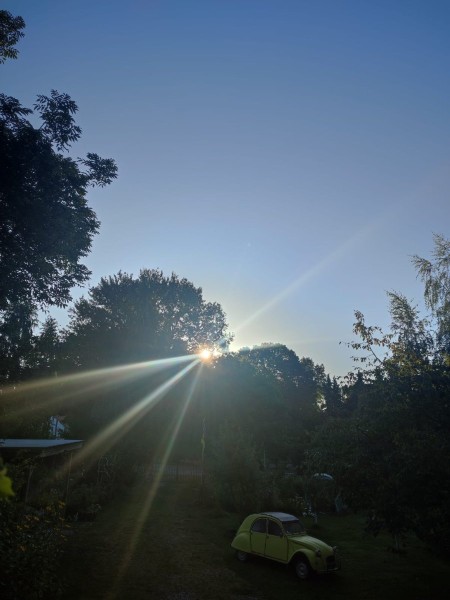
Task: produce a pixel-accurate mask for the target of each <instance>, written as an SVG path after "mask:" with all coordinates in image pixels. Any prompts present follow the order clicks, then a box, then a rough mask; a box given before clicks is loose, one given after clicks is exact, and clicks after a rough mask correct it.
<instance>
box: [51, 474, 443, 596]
mask: <svg viewBox="0 0 450 600" xmlns="http://www.w3.org/2000/svg"><path fill="white" fill-rule="evenodd" d="M146 508H149V510H148V511H147V510H146ZM269 508H273V507H269ZM305 524H306V525H307V527H308V529H309V531H310V533H311V534H312V535H315V536H317V537H319V538H322V539H324V540H325V541H327V542H328V543H330V544H331V545H338V546H339V548H340V551H341V556H342V567H343V568H342V571H341V572H339V573H337V574H334V575H331V576H328V577H315V578H313V579H311V580H308V581H297V579H296V578H295V576H294V574H293V572H292V570H291V569H290V568H289V567H286V566H284V565H280V564H277V563H272V562H268V561H264V560H263V559H253V560H251V561H249V562H248V563H243V564H242V563H239V562H238V561H237V560H236V559H235V557H234V553H233V551H232V550H231V548H230V542H231V539H232V537H233V533H234V531H235V529H236V527H237V526H238V525H239V518H238V517H237V516H236V515H233V514H229V513H226V512H224V511H221V510H218V509H217V508H212V507H211V506H206V504H205V503H204V502H202V499H201V496H200V490H199V489H198V487H192V486H185V485H176V484H170V485H169V484H168V485H163V486H162V487H161V488H160V490H159V492H158V494H157V495H156V497H155V498H151V497H150V495H149V489H148V488H147V487H144V486H139V487H135V488H133V489H132V490H130V491H129V492H128V493H127V494H126V496H123V497H121V498H116V499H115V500H114V501H113V502H111V504H110V505H109V506H108V507H106V508H105V510H104V511H103V512H101V513H100V514H99V516H98V517H97V520H96V521H95V522H93V523H77V524H74V525H73V527H72V534H71V535H70V536H69V542H68V548H67V552H66V555H65V559H64V562H63V565H62V569H61V574H62V577H63V578H64V580H65V591H64V599H65V600H94V599H100V598H102V599H107V600H115V599H117V600H119V599H120V600H124V599H125V600H141V599H144V598H145V599H146V600H148V599H150V598H155V599H161V600H216V599H217V600H222V599H223V600H257V599H258V600H278V599H283V600H290V599H291V598H292V599H293V598H295V599H296V600H298V598H299V597H301V598H302V599H303V600H313V599H317V600H319V599H320V600H327V599H329V598H330V599H331V598H333V599H334V600H339V599H342V600H343V599H344V598H345V600H351V599H355V600H366V599H367V600H390V599H392V600H393V599H394V598H395V599H396V600H399V599H402V598H408V599H409V600H428V599H433V600H435V599H436V600H439V599H441V598H447V597H448V594H449V592H450V584H449V582H448V575H449V573H450V568H449V567H450V565H449V563H446V562H444V561H442V560H438V559H436V557H434V556H433V555H432V554H430V553H429V551H428V550H427V549H426V548H425V547H423V546H422V545H421V544H420V543H419V542H417V541H416V540H415V539H411V540H409V544H408V547H407V549H406V553H405V554H401V555H399V554H394V553H392V552H391V551H389V550H388V547H389V546H390V544H391V540H390V538H389V537H387V536H379V537H378V538H373V537H371V536H366V535H364V533H363V519H362V517H358V516H354V515H347V516H323V517H322V516H321V518H320V521H319V524H318V526H314V524H313V523H308V520H305Z"/></svg>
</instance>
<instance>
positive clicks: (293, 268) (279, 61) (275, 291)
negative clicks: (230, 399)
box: [0, 0, 450, 375]
mask: <svg viewBox="0 0 450 600" xmlns="http://www.w3.org/2000/svg"><path fill="white" fill-rule="evenodd" d="M2 4H3V8H4V9H6V10H9V11H10V12H12V13H13V14H14V15H21V16H22V17H23V18H24V20H25V22H26V25H27V27H26V30H25V34H26V35H25V38H24V39H23V40H22V41H21V42H20V44H19V46H18V49H19V50H20V57H19V59H18V60H17V61H9V62H7V63H5V64H4V65H3V66H1V67H0V69H1V71H0V76H1V90H2V91H4V92H5V93H6V94H8V95H11V96H14V97H17V98H18V99H19V100H21V102H22V103H23V104H24V105H26V106H32V104H33V102H34V99H35V96H36V94H38V93H41V94H48V93H49V92H50V90H51V89H57V90H58V91H59V92H67V93H69V94H70V95H71V96H72V98H73V99H74V100H75V101H76V102H77V103H78V106H79V113H78V118H77V121H78V123H79V125H80V126H81V127H82V129H83V136H82V140H81V141H80V142H78V143H77V144H76V146H74V147H73V148H72V154H73V155H74V156H82V155H84V154H85V153H86V152H89V151H91V152H97V153H98V154H100V155H101V156H104V157H112V158H115V159H116V161H117V163H118V166H119V178H118V180H117V181H116V182H115V183H113V184H112V185H111V186H109V187H107V188H105V189H104V190H93V191H92V192H91V193H90V196H89V198H90V205H91V206H92V207H93V208H94V210H95V211H96V213H97V215H98V218H99V219H100V221H101V230H100V234H99V235H98V236H97V238H96V239H95V242H94V245H93V249H92V252H91V254H90V256H89V257H88V258H87V262H86V264H87V265H88V266H89V268H90V269H91V270H92V278H91V284H96V283H97V282H98V281H99V279H100V277H102V276H106V275H112V274H114V273H117V272H118V271H119V270H120V269H122V270H123V271H127V272H129V273H134V274H135V275H137V274H138V273H139V270H140V269H141V268H160V269H162V270H163V271H164V273H165V274H167V275H170V273H171V272H175V273H176V274H178V275H179V276H180V277H186V278H188V279H189V280H190V281H192V282H193V283H194V284H195V285H196V286H201V287H202V288H203V292H204V297H205V298H206V300H208V301H217V302H219V303H220V304H221V305H222V306H223V308H224V310H225V312H226V313H227V316H228V321H229V325H230V330H231V331H232V332H234V333H235V342H234V344H233V349H238V348H239V347H241V346H252V345H254V344H260V343H263V342H280V343H284V344H286V345H287V346H288V347H289V348H292V349H293V350H295V352H296V353H297V354H298V355H299V356H310V357H311V358H312V359H313V360H314V361H315V362H318V363H323V364H324V365H325V368H326V370H327V372H330V373H331V374H336V375H343V374H345V373H346V372H347V371H348V370H350V369H351V366H352V364H351V361H350V355H351V351H350V350H349V349H348V348H347V347H346V346H345V345H339V342H340V341H348V340H350V339H352V324H353V321H354V318H353V317H354V315H353V311H354V310H355V309H359V310H361V311H362V312H363V313H365V315H366V320H367V322H369V323H371V324H379V325H382V326H386V325H388V324H389V314H388V310H387V299H386V291H389V290H396V291H401V292H403V293H404V294H405V295H406V296H407V297H408V298H410V299H413V300H415V301H417V302H419V301H420V300H421V286H420V285H419V283H418V282H417V281H416V278H415V273H414V270H413V267H412V265H411V260H410V257H411V255H413V254H419V255H423V256H429V255H430V253H431V251H432V247H433V241H432V234H433V233H441V234H443V235H444V236H445V237H449V236H450V232H449V225H450V198H449V191H450V169H449V165H450V112H449V107H450V2H449V1H448V0H443V1H438V0H421V1H416V0H402V1H400V0H397V1H396V0H386V1H384V0H377V1H376V2H375V1H373V0H308V1H306V0H305V1H303V0H127V2H123V1H122V2H118V1H116V0H95V1H92V0H89V1H87V0H76V1H75V2H69V1H68V0H39V1H37V0H14V1H12V0H11V1H4V2H3V3H2ZM81 293H82V292H77V295H79V294H81ZM65 314H66V313H65V312H58V313H56V316H57V318H58V320H59V321H60V322H61V323H65V322H66V321H67V318H66V317H65Z"/></svg>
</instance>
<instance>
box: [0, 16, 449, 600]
mask: <svg viewBox="0 0 450 600" xmlns="http://www.w3.org/2000/svg"><path fill="white" fill-rule="evenodd" d="M0 25H1V32H2V33H1V37H0V63H1V62H3V61H4V60H6V59H8V58H9V59H11V58H16V57H17V51H16V50H15V45H16V44H17V42H18V41H19V39H20V37H21V35H23V34H22V29H23V28H24V23H23V21H22V20H21V19H20V17H13V16H12V15H11V14H10V13H8V12H7V11H0ZM76 111H77V106H76V104H75V103H74V102H73V100H71V98H69V97H68V96H67V95H66V94H61V93H58V92H57V91H55V90H53V91H51V94H50V96H48V97H47V96H43V95H40V96H38V97H37V100H36V104H35V105H34V107H33V110H32V109H30V108H27V107H23V106H22V105H21V104H20V102H19V101H18V100H17V99H15V98H12V97H9V96H6V95H5V94H0V164H1V169H2V177H1V179H0V209H1V215H2V218H1V223H0V281H1V288H0V386H1V391H2V393H1V400H0V437H1V438H32V437H35V438H42V437H50V436H51V435H52V431H51V429H50V419H51V417H53V416H55V415H58V416H60V417H64V424H65V425H66V427H67V429H66V434H65V435H66V437H70V438H74V439H83V440H85V449H84V450H83V453H82V454H81V458H80V459H79V462H78V463H77V462H76V461H75V465H74V489H73V490H72V495H71V502H72V504H73V510H75V509H79V507H80V506H86V505H88V506H89V507H92V506H94V507H95V506H97V505H98V502H100V501H101V502H103V501H105V498H106V497H107V496H108V495H110V493H111V491H112V490H111V488H108V489H107V490H106V492H107V493H105V490H103V496H101V492H102V490H100V491H99V490H98V489H97V488H96V486H97V485H98V477H97V479H96V476H97V474H98V469H97V465H98V461H99V460H104V459H105V457H106V458H108V457H109V458H110V464H113V465H114V479H113V482H114V483H113V485H114V486H115V487H116V488H117V487H118V486H119V484H123V485H125V486H128V485H131V484H132V482H133V474H135V473H139V472H142V471H140V470H139V469H140V467H142V466H145V465H148V464H150V463H151V462H152V461H162V460H171V461H182V460H190V461H199V462H200V461H201V462H202V464H203V466H204V468H205V473H206V475H207V476H206V477H205V481H204V485H205V488H207V493H208V494H209V495H210V496H211V498H212V499H213V500H214V501H215V502H218V503H220V504H221V505H222V506H223V507H225V508H227V509H230V510H236V511H242V512H245V511H247V510H252V511H253V510H257V509H259V508H266V509H267V508H271V509H281V510H291V511H294V510H298V511H304V510H312V509H316V510H317V509H318V508H324V505H323V498H325V497H326V498H327V502H328V504H327V505H326V508H327V509H329V508H330V505H332V502H330V499H331V500H335V499H336V498H339V499H340V506H346V507H347V508H348V509H350V510H357V511H365V512H366V513H367V515H368V521H367V527H368V529H369V530H370V531H372V532H373V533H374V534H376V533H377V532H378V531H380V530H381V529H382V528H387V530H388V531H390V532H391V534H392V535H393V536H394V538H395V540H396V542H397V544H399V543H401V540H402V536H403V535H404V534H405V533H407V532H414V533H415V534H417V535H418V536H419V537H420V538H421V539H423V540H425V541H426V542H428V543H429V544H430V546H433V545H436V544H437V545H439V547H440V549H441V550H442V549H443V548H445V549H446V550H447V551H448V550H450V543H449V540H450V535H449V534H450V448H449V444H450V441H449V435H448V433H449V431H450V418H449V414H450V407H449V402H450V359H449V354H450V312H449V307H450V275H449V266H450V242H449V241H447V240H446V239H445V238H444V237H442V236H435V239H434V242H435V246H434V252H433V256H432V258H431V259H430V260H427V259H423V258H420V257H414V259H413V262H414V267H415V269H416V273H417V276H418V277H419V278H420V279H421V280H422V282H423V284H424V299H425V304H426V307H427V310H428V315H427V316H426V317H422V316H421V315H420V313H419V311H418V309H417V308H416V307H415V306H414V305H413V304H412V303H411V302H409V301H408V300H407V299H406V298H405V297H404V296H402V295H401V294H398V293H391V294H389V303H390V312H391V316H392V326H391V329H390V331H388V332H382V331H381V330H380V329H379V328H377V327H376V326H369V325H367V324H366V323H365V320H364V316H363V314H362V313H360V312H357V313H356V315H355V316H356V322H355V325H354V334H356V340H357V341H355V342H354V343H353V344H352V346H353V351H354V352H355V354H356V358H355V361H356V362H355V371H354V372H353V373H351V374H350V375H348V376H347V377H345V378H343V379H339V380H338V379H336V378H335V377H333V378H332V377H330V375H328V374H327V373H326V371H325V368H324V366H323V365H318V364H315V363H314V362H313V361H312V360H311V359H310V358H307V357H302V358H299V357H298V356H297V355H296V354H295V352H293V351H292V350H291V349H289V348H287V347H286V346H284V345H282V344H266V345H262V346H258V347H254V348H248V349H243V350H241V351H239V352H235V353H230V352H228V347H229V343H230V341H231V340H232V335H231V334H230V332H229V330H228V324H227V321H226V316H225V314H224V311H223V310H222V308H221V306H220V304H218V303H216V302H206V301H205V300H204V298H203V295H202V289H201V288H199V287H195V286H194V285H193V284H192V283H191V282H190V281H188V280H186V279H183V278H180V277H179V276H177V275H175V274H172V275H169V276H167V275H164V274H163V273H162V272H160V271H158V270H152V269H145V270H142V271H141V272H140V274H139V276H137V277H134V276H132V275H129V274H127V273H122V272H120V273H118V274H116V275H112V276H108V277H104V278H103V279H102V280H101V281H100V283H99V284H98V285H95V286H93V287H91V288H90V290H89V292H88V294H87V295H86V296H85V297H83V298H81V299H80V300H78V301H76V302H75V303H74V304H73V306H72V308H70V320H69V323H68V325H67V327H65V328H60V327H59V326H58V323H57V322H56V321H55V320H54V319H52V318H50V317H49V318H47V319H46V320H45V322H44V323H43V324H39V323H38V318H37V315H38V314H39V311H41V310H47V309H49V308H50V307H51V306H68V305H69V302H70V301H71V289H73V287H74V286H76V285H80V284H83V283H86V282H87V281H88V278H89V275H90V273H89V271H88V270H87V268H86V266H85V265H83V263H82V260H83V258H84V257H85V256H86V255H87V254H88V252H89V251H90V247H91V243H92V239H93V236H94V235H95V234H96V233H97V232H98V230H99V222H98V220H97V217H96V215H95V213H94V212H93V211H92V209H91V208H90V207H89V205H88V202H87V192H88V188H89V186H91V185H101V186H103V185H107V184H109V183H111V182H112V180H113V179H114V178H115V177H116V174H117V168H116V166H115V163H114V161H113V160H111V159H101V158H100V157H98V156H97V155H96V154H91V153H89V154H88V155H87V156H86V158H84V159H78V160H74V159H72V158H71V157H70V156H68V155H67V153H66V151H67V150H68V148H69V147H70V146H71V144H73V143H74V142H76V141H77V139H78V138H79V137H80V134H81V131H80V129H79V128H78V126H77V125H76V123H75V121H74V114H75V113H76ZM33 112H34V113H35V115H36V116H37V117H38V118H39V119H40V123H39V124H38V125H34V124H33V123H32V122H31V121H30V120H29V119H28V116H29V115H30V114H31V113H33ZM204 348H208V349H211V350H214V353H213V355H212V358H211V359H210V360H207V361H201V360H200V359H199V358H198V352H199V351H200V350H202V349H204ZM27 460H28V459H27ZM27 464H29V463H27ZM7 466H8V469H9V474H10V475H11V477H12V480H13V488H14V489H15V491H16V496H15V500H11V501H9V502H7V501H5V500H2V497H5V496H10V488H9V485H10V481H9V479H8V478H7V476H6V471H5V469H4V468H3V467H2V465H0V509H1V511H2V516H3V519H4V523H7V530H5V531H7V534H5V535H4V536H3V537H2V541H0V558H1V556H8V562H6V561H2V560H0V566H1V568H2V569H3V571H4V572H2V580H3V581H6V582H7V581H10V580H11V573H10V572H9V571H8V570H7V568H10V567H11V565H12V567H11V568H16V567H17V568H18V565H19V563H20V564H22V563H23V556H20V557H19V558H20V560H21V561H22V562H20V561H19V558H17V557H16V558H17V562H14V561H15V560H16V558H11V557H13V556H16V554H17V552H18V551H17V548H18V547H20V544H19V545H18V540H19V538H20V535H22V534H21V533H20V531H19V530H20V528H19V527H18V526H17V523H19V522H21V521H20V519H23V510H24V509H23V507H22V508H20V506H19V504H20V502H19V501H20V489H21V486H23V485H24V482H25V478H24V475H23V472H22V471H21V469H20V465H17V464H16V465H13V464H11V465H7ZM111 468H112V467H111ZM324 473H326V474H329V475H330V476H331V477H332V482H333V484H332V485H333V489H332V493H331V495H330V493H328V492H327V493H325V492H324V491H323V489H321V487H320V486H321V485H322V484H323V485H327V484H325V483H324V482H322V483H321V482H320V477H319V478H317V477H316V475H317V474H324ZM90 474H91V475H92V474H93V475H92V478H91V479H90V478H89V477H90ZM287 474H289V477H287V476H286V475H287ZM77 478H78V479H77ZM43 480H44V479H43ZM77 483H78V484H79V486H78V488H77V487H76V484H77ZM52 485H53V487H54V484H52ZM42 493H43V494H44V496H45V493H47V492H46V491H45V490H43V491H42ZM205 493H206V492H205ZM321 494H322V504H321ZM327 494H328V495H327ZM41 501H42V502H44V500H42V499H41ZM45 502H46V503H47V504H48V502H49V496H48V493H47V496H45ZM83 503H84V504H83ZM336 506H337V504H336ZM20 511H22V512H20ZM18 515H19V516H18ZM36 519H37V521H39V519H38V518H37V517H36ZM33 522H34V521H33ZM55 522H56V521H55ZM30 523H31V522H30ZM48 523H49V521H48V520H47V521H46V525H45V527H46V528H47V529H45V531H48ZM29 527H30V528H31V524H30V525H29ZM36 527H37V526H36ZM36 531H37V533H36V536H35V538H34V540H35V543H36V547H38V546H39V544H41V546H39V548H38V553H39V556H47V558H48V564H47V563H46V564H44V565H43V564H42V563H40V564H39V573H40V576H41V578H43V580H42V585H41V586H40V590H41V591H42V590H45V589H48V588H50V587H51V586H52V585H53V582H54V573H53V572H52V569H51V567H50V562H51V560H50V558H51V557H52V553H53V551H54V549H53V547H52V546H51V545H49V546H48V547H46V548H45V549H43V548H42V543H41V541H38V540H41V539H43V538H42V535H41V533H39V531H40V530H39V531H38V530H36ZM27 535H29V536H31V535H32V534H31V529H30V530H29V532H28V534H27ZM44 550H45V551H44ZM14 552H15V553H16V554H14ZM45 552H47V555H46V554H45ZM17 556H18V555H17ZM33 560H34V559H33ZM33 564H34V563H33ZM8 565H9V566H8ZM30 565H31V563H30ZM30 565H29V566H28V568H31V567H30ZM5 569H6V571H5ZM45 577H47V579H46V580H45ZM2 585H3V587H2V593H3V592H5V594H6V596H5V597H11V598H13V597H20V593H22V592H23V590H22V592H21V591H20V590H16V591H14V589H13V588H11V587H8V584H2ZM25 591H26V590H25ZM8 594H9V595H8Z"/></svg>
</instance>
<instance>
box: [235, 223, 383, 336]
mask: <svg viewBox="0 0 450 600" xmlns="http://www.w3.org/2000/svg"><path fill="white" fill-rule="evenodd" d="M380 222H381V217H380V218H379V219H378V220H377V221H376V222H374V223H371V224H370V225H367V226H366V227H364V228H362V229H361V230H359V231H358V232H357V233H355V235H353V236H352V237H351V238H349V239H348V240H346V241H345V242H344V243H342V244H341V245H339V246H338V247H337V248H335V250H333V251H332V252H330V253H329V254H327V255H326V256H325V257H324V258H322V260H320V261H318V262H317V263H316V264H314V265H313V266H312V267H311V268H309V269H308V270H307V271H305V272H304V273H302V274H301V275H300V277H298V278H297V279H295V280H294V281H293V282H292V283H290V284H289V285H288V286H287V287H286V288H284V289H283V290H281V291H280V292H278V294H276V295H275V296H273V298H271V299H270V300H269V301H268V302H266V303H265V304H263V305H262V306H261V307H260V308H258V309H257V310H255V311H254V312H253V313H252V314H251V315H250V316H249V317H248V318H247V319H245V320H244V321H243V322H242V323H241V324H240V325H238V326H237V328H236V329H235V332H236V333H238V332H239V331H242V329H245V328H246V327H248V326H249V325H250V324H251V323H253V321H256V320H257V319H259V318H260V317H261V316H262V315H263V314H264V313H266V312H267V311H268V310H270V309H271V308H273V307H274V306H275V305H277V304H278V303H280V302H281V301H282V300H284V299H285V298H286V297H287V296H289V295H290V294H292V293H293V292H294V291H295V290H297V289H298V288H299V287H301V286H302V285H304V284H306V283H307V282H308V281H309V280H310V279H312V278H313V277H315V276H316V275H318V274H319V273H320V272H321V271H323V270H324V269H325V268H326V267H328V266H330V265H331V264H333V263H334V262H336V261H337V260H339V259H340V258H342V257H343V256H344V255H345V254H346V253H347V252H349V251H350V250H351V249H352V248H353V247H354V246H355V245H357V244H358V243H360V242H362V241H363V240H365V239H366V237H367V235H368V234H369V233H371V232H372V231H373V230H374V229H375V228H376V227H377V226H378V224H379V223H380Z"/></svg>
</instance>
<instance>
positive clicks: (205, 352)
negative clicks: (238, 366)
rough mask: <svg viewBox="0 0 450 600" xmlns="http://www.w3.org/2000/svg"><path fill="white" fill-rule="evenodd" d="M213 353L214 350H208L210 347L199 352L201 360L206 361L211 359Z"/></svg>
mask: <svg viewBox="0 0 450 600" xmlns="http://www.w3.org/2000/svg"><path fill="white" fill-rule="evenodd" d="M212 355H213V353H212V351H211V350H208V348H203V350H200V352H199V356H200V360H203V361H204V362H208V361H209V360H211V358H212Z"/></svg>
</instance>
